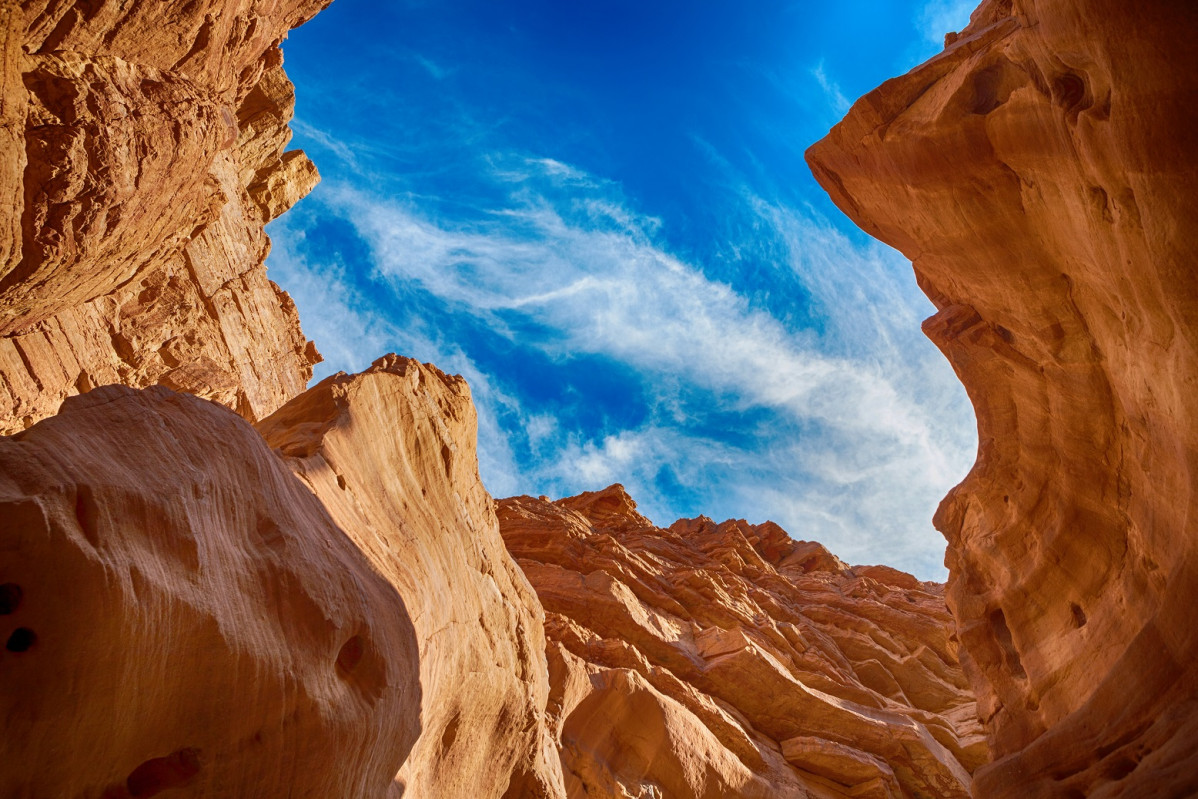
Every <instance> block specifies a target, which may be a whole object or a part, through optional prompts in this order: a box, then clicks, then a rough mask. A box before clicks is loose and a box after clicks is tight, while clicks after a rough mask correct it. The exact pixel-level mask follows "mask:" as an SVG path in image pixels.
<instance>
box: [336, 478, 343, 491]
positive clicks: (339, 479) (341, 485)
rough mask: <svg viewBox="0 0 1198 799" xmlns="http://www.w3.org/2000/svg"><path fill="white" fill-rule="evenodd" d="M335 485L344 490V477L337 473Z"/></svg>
mask: <svg viewBox="0 0 1198 799" xmlns="http://www.w3.org/2000/svg"><path fill="white" fill-rule="evenodd" d="M337 487H338V488H340V489H341V490H342V491H344V490H345V478H344V477H342V476H341V475H337Z"/></svg>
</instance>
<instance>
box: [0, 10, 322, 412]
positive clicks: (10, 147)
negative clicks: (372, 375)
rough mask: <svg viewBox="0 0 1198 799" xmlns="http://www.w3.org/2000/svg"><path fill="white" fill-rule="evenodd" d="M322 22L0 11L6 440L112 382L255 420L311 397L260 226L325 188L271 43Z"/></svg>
mask: <svg viewBox="0 0 1198 799" xmlns="http://www.w3.org/2000/svg"><path fill="white" fill-rule="evenodd" d="M326 4H327V0H275V1H274V2H250V0H237V1H236V2H224V1H223V0H207V1H206V2H197V3H188V4H185V5H184V6H180V5H178V4H170V3H151V2H142V3H135V4H120V5H118V4H112V3H100V4H71V3H57V2H55V3H51V2H48V1H47V0H42V1H41V2H28V3H24V4H22V5H21V6H20V7H19V8H15V7H14V6H13V5H12V4H5V5H4V7H3V9H0V15H3V17H4V18H3V19H0V30H2V33H0V36H3V38H0V67H2V68H3V70H4V74H3V77H2V79H0V90H2V91H3V96H2V97H0V122H2V124H0V159H2V160H0V195H3V196H4V197H8V198H10V202H8V203H5V204H2V205H0V209H3V210H0V432H13V431H16V430H21V429H23V428H25V427H28V426H29V425H30V424H32V423H33V422H34V421H36V420H38V419H41V418H44V417H46V416H48V415H50V414H51V413H53V412H54V411H55V410H56V409H57V408H58V405H59V404H60V403H61V401H62V400H63V398H65V397H67V396H70V395H72V394H76V393H80V392H83V391H87V390H88V389H90V388H91V387H93V386H96V385H102V384H107V383H114V382H119V383H124V384H127V385H135V386H144V385H151V384H154V383H162V384H164V385H167V386H170V387H173V388H177V389H181V390H185V391H189V392H191V393H194V394H197V395H200V396H205V397H209V398H211V399H215V400H217V401H219V402H221V403H223V404H226V405H228V406H230V407H232V408H234V409H235V410H237V411H238V412H239V413H241V414H242V415H243V416H246V417H247V418H249V419H251V420H252V419H258V418H262V417H264V416H266V415H268V414H269V413H270V412H271V411H273V410H275V409H276V408H278V407H279V406H280V405H282V404H283V403H284V402H285V401H286V400H287V399H289V398H290V397H292V396H294V395H296V394H298V393H299V392H300V391H302V390H303V388H304V386H305V384H306V383H307V381H308V379H309V378H311V375H312V369H311V367H312V364H313V363H316V362H317V361H319V355H318V354H317V353H316V350H315V348H314V347H313V346H312V345H311V344H310V343H308V342H305V340H304V337H303V335H302V334H301V333H300V330H299V322H298V319H297V317H296V313H295V308H294V305H293V304H292V303H291V301H290V299H289V298H288V297H287V296H286V294H285V293H283V292H282V291H281V290H280V289H279V288H278V287H277V286H275V285H274V284H273V283H271V282H270V281H269V280H267V279H266V276H265V270H264V267H263V260H264V258H265V256H266V253H267V251H268V249H269V240H268V239H267V238H266V236H265V234H264V233H263V232H262V225H263V224H264V223H265V222H266V221H268V220H269V219H271V218H273V217H275V216H277V215H278V214H279V213H282V211H284V210H286V209H287V208H288V207H289V206H290V205H291V204H293V203H294V202H295V201H296V200H297V199H299V198H300V197H302V196H303V195H304V194H305V193H307V191H309V190H311V188H312V186H314V185H315V183H316V180H317V179H318V176H317V174H316V169H315V167H314V166H313V165H312V164H311V162H310V161H308V159H307V158H306V157H305V156H304V155H303V154H302V153H301V152H299V151H294V152H291V153H284V148H285V147H286V144H287V141H288V139H289V138H290V132H289V130H288V128H287V123H288V121H289V120H290V118H291V109H292V106H293V96H292V88H291V84H290V83H289V82H288V81H287V79H286V76H285V75H284V74H283V71H282V68H281V66H280V65H281V63H282V54H281V52H280V50H279V49H278V43H279V41H280V40H281V39H282V37H283V36H284V35H285V34H286V31H287V30H288V29H289V28H291V27H294V26H295V25H297V24H299V23H301V22H302V21H304V20H305V19H307V18H308V17H310V16H311V15H312V14H314V13H315V12H316V11H317V10H319V9H320V8H322V7H323V6H324V5H326Z"/></svg>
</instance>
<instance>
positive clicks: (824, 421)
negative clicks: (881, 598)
mask: <svg viewBox="0 0 1198 799" xmlns="http://www.w3.org/2000/svg"><path fill="white" fill-rule="evenodd" d="M504 160H505V162H512V163H518V164H519V168H520V169H522V170H523V171H524V173H525V175H526V177H525V179H524V180H522V181H521V182H520V185H519V186H518V187H517V188H516V190H515V191H514V192H513V194H512V199H511V201H510V202H509V203H508V204H507V205H506V206H505V207H502V208H499V209H498V210H492V211H489V212H485V213H480V214H478V215H477V217H476V218H475V219H474V220H473V221H471V222H469V223H453V224H451V223H449V222H446V221H444V220H439V219H436V218H433V217H430V216H428V215H427V212H426V211H425V210H424V209H422V208H421V207H419V206H415V205H412V204H410V203H405V202H402V201H396V200H394V199H386V198H382V197H379V196H376V195H373V194H369V193H365V192H363V191H361V190H356V189H353V188H349V187H346V186H330V187H325V189H324V190H323V192H322V197H323V201H324V202H325V203H326V204H327V205H328V207H329V209H330V210H332V211H333V212H334V213H336V214H339V215H340V216H341V217H342V218H343V219H344V220H346V221H348V222H349V223H351V224H352V225H353V226H354V228H355V229H356V231H357V233H358V235H359V236H360V237H361V238H362V239H363V240H364V241H365V242H366V244H367V246H368V247H369V250H370V253H371V261H372V264H373V267H374V269H375V279H376V280H380V281H383V282H385V283H387V284H389V285H390V286H391V287H392V289H393V291H394V292H395V293H396V295H397V296H399V295H403V296H407V295H409V294H410V293H411V292H413V291H418V292H422V293H424V294H426V295H430V296H432V297H434V298H436V300H437V301H438V302H441V303H444V304H445V306H447V307H449V308H452V309H453V310H454V312H455V313H458V314H462V315H465V316H468V317H470V318H472V319H474V320H475V321H476V322H478V323H481V324H484V325H486V326H487V327H489V328H490V329H491V330H493V331H498V332H500V333H501V334H504V335H509V336H512V337H516V334H515V333H512V332H508V331H509V329H510V328H511V326H512V325H513V324H514V320H517V319H524V320H530V321H532V322H535V323H536V324H537V325H538V326H540V327H541V328H542V329H545V330H549V331H552V333H553V334H552V335H547V336H544V337H541V338H538V339H536V340H527V338H526V337H525V338H521V340H520V342H519V343H520V344H521V345H522V346H532V347H536V348H539V349H540V350H541V351H542V352H543V353H544V354H545V355H546V356H548V357H550V358H553V359H568V358H570V357H574V356H577V355H579V354H594V355H600V356H603V357H605V358H609V359H612V360H615V361H619V362H621V363H624V364H627V365H628V366H629V367H631V368H632V369H633V370H635V371H636V372H637V373H638V374H640V375H642V376H643V377H644V379H645V383H646V385H647V386H649V391H650V395H651V396H650V397H649V400H650V402H651V405H652V407H653V409H654V410H653V414H652V417H651V418H650V419H649V420H647V421H646V422H644V423H643V424H641V425H639V426H637V427H635V428H634V429H626V430H614V431H610V432H607V433H604V434H602V435H600V436H599V437H598V438H596V439H584V438H583V437H582V436H580V435H579V434H578V433H577V431H571V430H568V429H564V428H563V427H562V426H561V425H560V424H559V423H558V420H556V419H554V418H553V417H552V416H548V415H546V414H544V413H541V414H537V413H534V412H532V411H529V410H527V409H525V408H523V407H522V405H521V400H520V398H519V397H517V396H513V395H512V394H509V393H505V391H504V390H502V389H501V388H500V381H498V380H497V379H496V376H494V375H489V374H486V373H485V372H484V371H482V370H480V369H479V368H478V367H477V366H476V365H475V364H474V363H473V362H471V361H470V359H469V358H468V357H467V356H466V355H465V354H464V353H463V351H462V349H461V348H460V347H459V346H458V344H457V343H455V342H452V341H444V340H440V337H439V334H437V333H433V334H429V332H428V331H421V330H419V329H417V330H411V329H406V328H405V329H403V330H400V329H397V328H396V327H395V326H394V325H391V324H390V323H389V322H388V321H387V320H386V319H385V318H384V316H383V315H382V312H381V311H379V310H377V308H378V306H377V305H373V304H372V303H373V300H372V298H370V297H365V296H362V295H361V294H360V293H358V294H355V290H354V289H353V288H352V287H351V286H350V284H352V281H350V280H347V279H346V275H345V274H344V272H343V271H342V270H341V268H340V267H339V266H323V267H321V266H316V265H313V264H312V263H310V262H309V261H307V260H305V259H304V258H303V257H302V256H301V255H300V254H299V253H298V252H297V251H296V250H295V248H294V247H291V248H283V249H281V250H276V253H275V254H273V255H272V259H271V265H272V269H278V270H280V271H281V272H282V273H284V276H283V277H282V278H281V279H283V281H284V283H285V285H286V286H287V287H288V288H289V289H290V290H291V291H292V292H293V294H296V295H297V296H296V299H297V303H298V304H299V305H300V307H301V311H302V313H303V318H304V320H305V328H306V329H307V330H308V332H309V335H313V336H315V337H316V339H317V343H318V345H320V346H321V347H322V349H323V350H325V351H326V355H329V354H330V353H332V356H331V357H330V360H334V359H338V360H340V359H344V362H345V363H348V364H351V365H352V368H361V365H362V361H363V360H365V361H366V362H367V363H368V362H369V361H370V360H372V359H373V357H375V356H377V355H378V354H381V353H382V352H383V351H385V350H388V349H400V350H406V351H409V352H411V351H413V350H412V349H411V348H416V351H419V352H434V353H436V354H435V360H436V361H437V362H438V365H440V366H441V367H442V368H445V369H449V370H453V371H458V372H460V373H462V374H464V375H465V376H466V377H467V379H468V380H469V381H470V383H471V385H472V387H473V390H474V394H475V399H476V402H477V404H478V406H479V413H480V450H481V452H480V454H481V459H482V472H483V475H484V479H485V480H486V481H487V484H488V486H489V488H490V489H491V490H492V491H493V492H494V493H496V494H497V495H506V494H511V493H529V492H534V493H540V492H544V493H555V494H564V493H572V492H574V491H579V490H584V489H593V488H598V487H602V486H603V485H606V484H608V483H610V482H623V483H625V484H626V485H627V486H628V487H629V488H630V490H632V492H633V495H634V497H636V498H637V499H638V501H639V502H641V504H642V506H643V507H644V508H645V509H646V511H647V512H649V514H650V515H651V517H652V518H655V519H656V520H657V521H658V522H659V523H665V524H668V523H669V522H670V521H672V520H673V519H672V517H671V513H677V512H679V510H678V508H677V507H676V502H672V501H671V499H670V498H669V497H659V496H655V495H654V486H655V485H656V480H657V478H658V475H659V473H660V472H661V471H662V470H663V469H668V470H669V471H670V472H671V474H673V475H674V479H676V480H677V481H678V482H679V483H680V484H681V485H682V486H683V487H684V488H685V489H687V490H692V491H694V492H696V493H700V494H702V495H704V497H705V499H704V502H705V505H704V507H700V508H697V509H693V511H694V512H696V513H697V512H705V513H708V514H709V515H721V514H724V515H736V516H752V515H754V514H765V515H769V516H771V517H773V518H774V520H775V521H778V522H779V523H781V524H783V526H785V527H787V528H788V529H789V530H790V531H791V533H792V534H793V535H795V536H796V537H805V538H812V539H816V540H820V541H822V542H824V543H825V544H826V545H828V546H829V547H831V548H832V549H833V550H834V551H837V552H838V553H840V554H841V555H842V557H845V558H846V559H848V560H850V561H857V562H866V561H872V562H878V561H881V562H889V563H892V564H893V565H898V566H901V567H905V568H908V569H913V570H916V571H917V572H918V573H920V574H921V575H922V576H934V575H935V576H939V575H941V574H942V570H941V569H940V567H939V560H940V558H941V557H942V553H943V542H942V540H941V539H940V538H939V536H938V534H936V533H935V532H934V531H933V530H932V529H931V526H930V517H931V514H932V511H933V510H934V508H935V504H936V502H937V501H938V500H939V498H940V497H941V496H942V495H943V493H944V492H945V491H946V490H947V489H948V488H949V487H950V486H951V485H952V483H953V482H955V481H956V480H958V479H960V478H961V477H963V476H964V473H965V470H966V469H967V468H968V465H969V463H970V461H971V460H972V454H973V452H972V448H973V436H972V418H971V415H970V413H969V411H968V406H967V404H966V403H965V401H964V398H963V395H962V392H961V391H960V388H959V386H957V385H956V383H955V381H954V380H953V378H952V375H951V372H950V371H949V370H948V367H947V365H946V364H944V363H943V362H942V360H941V359H940V357H939V355H938V354H937V353H935V351H934V350H933V349H932V347H931V345H930V344H929V343H928V342H926V341H925V340H923V339H922V337H921V336H920V334H919V332H918V325H919V319H920V318H921V316H923V315H926V314H927V313H928V310H929V306H927V304H926V302H924V301H923V300H922V299H921V297H920V295H919V294H918V291H917V289H915V287H914V281H913V279H912V278H911V276H910V274H909V265H907V263H906V262H905V261H903V260H902V259H901V257H900V256H898V255H897V254H895V253H893V252H892V251H890V250H887V249H885V248H882V247H880V246H872V245H855V244H853V243H852V242H850V241H849V240H848V239H847V238H845V237H844V236H843V235H842V234H840V233H839V232H837V231H836V230H835V229H834V228H832V227H831V225H829V224H827V223H826V222H821V221H820V220H819V219H818V218H817V217H816V216H815V215H814V214H813V212H811V211H810V210H808V209H795V208H791V207H788V206H786V205H782V204H777V203H770V202H767V201H765V200H763V199H761V198H758V197H755V196H752V195H751V194H748V193H746V194H745V196H744V197H743V202H744V205H745V208H746V209H747V210H748V212H749V213H751V214H753V215H754V216H755V217H756V219H757V220H758V228H759V229H760V230H761V231H762V235H769V236H771V237H773V238H775V239H777V240H778V241H781V242H782V243H783V245H784V251H785V252H786V253H787V255H786V263H783V264H780V265H779V266H780V267H781V268H783V269H788V270H790V271H791V272H793V273H794V275H795V276H796V277H797V280H798V281H799V282H800V283H801V284H802V285H803V286H804V287H805V288H806V290H807V291H808V292H809V293H810V295H811V297H812V300H813V304H812V308H811V309H810V310H811V312H812V314H813V315H814V316H815V320H814V323H813V324H812V325H810V326H808V327H805V328H796V327H795V326H794V325H788V324H784V323H783V322H782V321H781V320H779V319H777V318H775V317H774V316H772V315H771V314H770V313H769V312H767V311H766V310H765V309H764V308H762V307H759V306H756V305H754V304H753V303H751V302H750V301H749V299H748V298H747V297H746V296H745V295H743V294H741V293H739V292H738V291H737V290H736V289H735V288H734V287H733V286H732V285H730V284H729V283H727V282H723V281H721V280H719V279H716V278H714V277H712V276H709V275H707V274H705V273H704V271H703V270H702V269H701V268H699V267H698V266H696V265H694V264H690V263H687V262H685V261H683V260H682V259H680V258H678V257H676V256H674V255H672V254H671V253H670V252H669V251H668V250H667V249H666V248H665V247H664V246H662V245H661V244H660V243H659V242H658V240H657V238H656V234H657V232H658V231H659V229H660V224H661V223H660V221H659V220H656V219H653V218H650V217H644V216H642V215H639V214H637V213H635V212H634V211H632V210H630V209H629V208H628V207H627V204H626V203H624V202H623V201H622V200H621V198H620V195H619V191H618V187H616V186H613V185H612V184H610V183H606V182H604V181H601V180H598V179H594V178H592V177H590V176H589V175H587V174H586V173H584V172H582V171H581V170H577V169H576V168H574V167H570V166H569V165H566V164H561V163H560V162H557V161H553V160H551V159H527V158H526V159H504ZM497 179H499V180H502V178H500V177H497ZM563 182H569V183H570V184H571V187H572V191H571V192H568V193H566V194H565V195H564V196H559V195H561V193H560V192H554V191H552V189H554V187H560V186H561V185H562V184H563ZM550 197H555V198H556V199H550ZM290 235H292V236H294V233H291V234H290ZM298 241H299V242H300V243H301V244H302V240H298ZM745 246H746V247H747V248H748V247H751V246H752V245H751V244H749V243H746V244H745ZM309 295H310V296H309ZM330 348H334V349H330ZM364 348H365V349H367V351H368V355H366V356H363V355H361V354H360V353H361V351H362V350H363V349H364ZM430 357H433V356H430ZM695 392H700V393H701V394H702V395H705V396H707V397H709V398H710V400H709V401H710V402H714V403H718V404H719V405H720V406H721V407H722V408H725V409H728V410H731V411H741V412H746V413H748V412H756V411H765V412H767V413H769V414H772V416H770V419H771V421H770V422H769V423H768V425H767V429H762V430H754V431H750V432H751V435H752V436H753V437H754V439H755V441H756V442H757V446H755V447H749V448H746V447H744V446H740V445H732V444H729V443H726V442H722V441H720V440H717V439H716V438H713V437H712V436H710V435H706V434H704V433H702V432H698V433H696V432H694V431H693V430H691V429H689V428H688V427H687V424H688V422H690V421H692V420H691V419H690V418H689V416H690V415H691V414H693V413H695V412H696V408H695V407H694V406H693V405H691V404H690V402H692V401H693V400H687V399H685V398H684V396H683V395H693V394H694V393H695ZM501 417H502V418H503V419H505V420H507V424H508V426H507V427H506V428H505V427H504V426H503V424H501V422H500V419H501ZM512 420H515V423H516V425H517V426H518V429H515V430H513V429H512V428H511V423H512ZM517 438H518V439H520V440H521V441H523V442H524V443H523V446H525V447H526V449H527V451H529V452H531V453H532V458H531V460H528V459H526V460H525V461H524V462H520V460H519V459H518V458H517V457H516V455H515V454H514V442H515V440H516V439H517ZM751 520H753V521H761V520H763V519H760V518H758V519H751Z"/></svg>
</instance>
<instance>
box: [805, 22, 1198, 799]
mask: <svg viewBox="0 0 1198 799" xmlns="http://www.w3.org/2000/svg"><path fill="white" fill-rule="evenodd" d="M1196 32H1198V5H1195V4H1193V3H1183V2H1171V1H1170V0H1148V2H1141V3H1126V2H1121V1H1119V0H1086V2H1081V1H1080V0H1015V2H1011V1H1010V0H1006V1H1005V2H1000V1H991V2H985V3H983V4H982V6H981V7H980V8H979V9H978V10H977V11H976V12H975V13H974V15H973V19H972V22H971V24H970V26H969V27H968V28H967V29H966V30H965V31H963V32H962V33H961V34H960V35H951V36H949V37H948V42H947V47H946V49H945V51H944V53H943V54H941V55H939V56H937V57H936V58H933V59H932V60H930V61H928V62H927V63H926V64H924V65H922V66H920V67H917V68H916V69H915V70H913V71H912V72H910V73H909V74H907V75H904V76H902V77H900V78H896V79H894V80H891V81H888V82H887V83H885V84H883V85H882V86H881V87H879V88H878V89H876V90H874V91H873V92H870V93H869V94H868V95H866V96H865V97H863V98H862V99H861V100H859V101H858V102H857V103H856V104H855V105H854V106H853V108H852V110H851V111H850V112H849V114H848V116H847V117H846V118H845V120H844V121H843V122H841V123H840V124H839V125H837V127H836V128H835V129H833V131H832V132H831V133H830V134H829V136H828V137H827V138H826V139H825V140H823V141H821V142H820V143H818V144H816V145H815V146H814V147H812V149H811V150H810V151H809V153H808V159H809V161H810V163H811V165H812V169H813V171H814V173H815V175H816V177H817V178H818V179H819V180H820V182H821V183H822V184H823V186H824V187H825V188H826V189H827V190H828V192H829V194H830V195H831V196H832V198H833V200H835V201H836V203H837V204H838V205H839V206H840V207H841V208H842V209H843V210H844V211H845V212H846V213H847V214H849V216H851V217H852V218H853V219H854V220H855V221H856V222H857V223H858V224H859V225H861V226H862V227H863V228H864V229H865V230H866V231H868V232H870V233H871V234H873V235H875V236H877V237H878V238H880V239H882V240H883V241H886V242H888V243H890V244H892V245H894V246H896V247H898V248H899V249H900V250H902V251H903V252H904V253H905V254H906V255H908V256H909V257H911V258H912V260H913V261H914V265H915V272H916V275H917V276H918V278H919V281H920V285H921V286H922V287H923V289H924V290H925V291H926V293H927V294H928V296H929V297H930V298H931V299H932V301H933V302H934V303H935V304H936V306H937V308H938V309H939V311H938V313H937V314H936V315H935V316H933V317H932V318H931V319H929V320H928V321H927V322H926V323H925V330H926V331H927V333H928V335H929V336H930V337H931V338H932V339H933V340H934V341H935V342H936V343H937V344H938V345H939V346H940V348H941V349H942V350H943V351H944V353H945V354H946V355H947V356H948V358H949V360H950V361H951V362H952V364H953V367H954V368H955V369H956V371H957V373H958V375H960V377H961V379H962V381H963V382H964V383H965V386H966V388H967V390H968V391H969V394H970V397H971V398H972V400H973V403H974V406H975V408H976V410H977V416H978V430H979V435H980V439H981V447H980V451H979V454H978V461H977V464H976V465H975V467H974V469H973V470H972V472H971V473H970V474H969V476H968V478H967V479H966V480H965V481H964V482H963V483H962V484H961V485H960V486H958V487H957V488H956V489H955V490H954V491H953V492H952V493H951V494H950V495H949V496H948V497H947V498H946V499H945V501H944V503H943V504H942V506H941V508H940V510H939V512H938V514H937V516H936V522H937V525H938V527H939V528H940V529H941V530H942V531H943V532H944V533H945V535H946V536H947V538H948V541H949V554H948V565H949V568H950V572H951V576H950V579H949V583H948V602H949V606H950V607H951V609H952V611H953V614H954V615H955V616H956V619H957V623H958V626H959V630H960V638H961V644H962V661H963V664H964V666H965V667H966V670H967V672H968V673H969V675H970V677H971V680H972V682H973V684H974V686H975V688H976V689H977V692H978V700H979V709H980V713H981V716H982V718H983V720H984V722H985V726H986V730H987V734H988V736H989V742H990V745H991V746H992V748H993V754H994V758H995V761H996V762H995V763H994V764H993V765H990V766H987V767H986V768H984V769H982V770H981V771H980V772H979V773H978V775H977V778H976V780H975V792H976V795H977V796H978V797H984V798H985V799H990V798H992V797H1049V796H1051V797H1058V796H1078V797H1080V796H1090V797H1115V796H1121V797H1129V799H1130V798H1131V797H1145V796H1190V795H1195V794H1198V671H1196V669H1198V666H1196V663H1198V625H1195V623H1194V607H1195V605H1196V604H1198V529H1196V527H1195V519H1198V496H1196V493H1195V490H1194V489H1195V475H1196V474H1198V425H1196V424H1195V419H1198V392H1196V391H1195V386H1196V385H1198V360H1196V355H1195V353H1196V351H1198V280H1196V279H1195V263H1196V258H1195V253H1196V247H1195V244H1194V241H1195V238H1194V237H1195V234H1196V233H1198V197H1196V189H1195V187H1196V186H1198V112H1196V110H1195V108H1196V106H1195V103H1194V98H1195V97H1198V70H1196V69H1195V57H1194V36H1195V33H1196Z"/></svg>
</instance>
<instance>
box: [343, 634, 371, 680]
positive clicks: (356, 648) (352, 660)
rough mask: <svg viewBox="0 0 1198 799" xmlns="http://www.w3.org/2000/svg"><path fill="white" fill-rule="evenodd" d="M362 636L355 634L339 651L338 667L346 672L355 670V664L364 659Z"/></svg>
mask: <svg viewBox="0 0 1198 799" xmlns="http://www.w3.org/2000/svg"><path fill="white" fill-rule="evenodd" d="M363 649H364V647H363V646H362V636H360V635H355V636H354V637H353V638H351V639H349V640H348V641H346V642H345V643H344V644H342V646H341V651H340V652H338V653H337V668H339V669H340V670H341V671H343V672H345V673H347V674H348V673H349V672H351V671H353V670H354V666H356V665H358V661H360V660H361V659H362V651H363Z"/></svg>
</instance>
